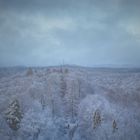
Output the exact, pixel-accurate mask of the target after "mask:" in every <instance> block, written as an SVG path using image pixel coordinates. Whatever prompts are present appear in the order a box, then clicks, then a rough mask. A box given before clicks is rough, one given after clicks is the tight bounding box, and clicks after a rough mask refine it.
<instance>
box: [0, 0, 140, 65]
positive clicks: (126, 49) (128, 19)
mask: <svg viewBox="0 0 140 140" xmlns="http://www.w3.org/2000/svg"><path fill="white" fill-rule="evenodd" d="M139 5H140V1H139V0H133V1H132V0H113V1H112V0H103V1H101V0H99V1H97V0H86V1H85V0H76V1H75V0H30V1H29V0H24V1H22V0H12V1H11V0H1V1H0V66H15V65H26V66H46V65H59V64H61V63H62V61H64V63H65V64H77V65H84V66H95V65H100V66H102V65H116V66H125V65H131V66H137V67H139V66H140V55H139V54H140V27H139V25H140V16H139V15H140V6H139Z"/></svg>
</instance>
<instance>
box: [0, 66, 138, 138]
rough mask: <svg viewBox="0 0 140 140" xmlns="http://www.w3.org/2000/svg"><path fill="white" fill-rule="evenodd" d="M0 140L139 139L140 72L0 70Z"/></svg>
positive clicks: (80, 68) (124, 70)
mask: <svg viewBox="0 0 140 140" xmlns="http://www.w3.org/2000/svg"><path fill="white" fill-rule="evenodd" d="M0 139H1V140H139V139H140V70H138V69H99V68H84V67H76V66H75V67H74V66H60V67H59V66H57V67H42V68H22V67H21V68H15V69H14V70H13V68H4V69H2V68H1V69H0Z"/></svg>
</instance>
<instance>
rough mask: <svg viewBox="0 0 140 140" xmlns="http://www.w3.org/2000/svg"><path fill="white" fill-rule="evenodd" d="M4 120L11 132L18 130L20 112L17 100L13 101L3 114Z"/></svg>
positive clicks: (20, 117)
mask: <svg viewBox="0 0 140 140" xmlns="http://www.w3.org/2000/svg"><path fill="white" fill-rule="evenodd" d="M5 119H6V121H7V123H8V125H9V127H10V128H11V129H12V130H18V129H19V128H20V122H21V119H22V112H21V109H20V105H19V102H18V100H14V101H13V102H12V103H11V104H10V105H9V107H8V108H7V110H6V112H5Z"/></svg>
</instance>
